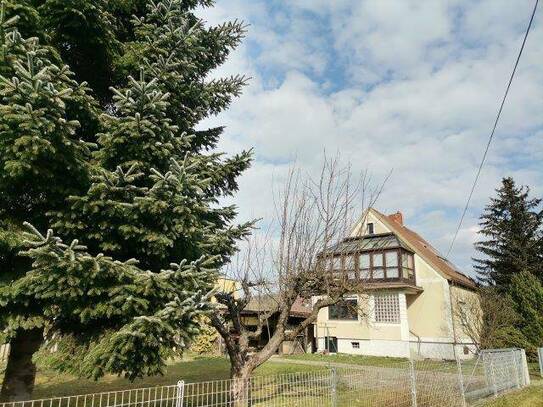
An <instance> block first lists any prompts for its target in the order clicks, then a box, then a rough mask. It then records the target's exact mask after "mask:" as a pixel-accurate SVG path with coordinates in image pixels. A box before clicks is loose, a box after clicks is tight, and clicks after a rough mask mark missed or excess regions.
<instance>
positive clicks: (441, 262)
mask: <svg viewBox="0 0 543 407" xmlns="http://www.w3.org/2000/svg"><path fill="white" fill-rule="evenodd" d="M370 211H371V213H373V214H374V215H375V216H376V217H377V218H378V219H379V220H380V221H381V222H383V223H384V224H385V225H386V226H387V227H388V228H389V229H390V230H391V231H392V232H393V233H394V234H396V235H397V236H398V237H399V238H400V239H401V240H402V241H403V243H404V244H406V245H407V246H408V247H409V248H410V249H411V250H412V251H413V252H415V253H416V254H418V255H419V256H420V257H422V258H423V259H424V260H425V261H426V262H427V263H429V264H430V265H431V266H432V267H434V268H435V269H436V270H437V271H438V272H440V273H441V274H442V275H443V276H444V277H445V278H446V279H447V280H449V281H451V282H454V283H457V284H460V285H462V286H464V287H468V288H476V287H477V285H476V284H475V282H474V281H473V280H472V279H471V278H469V277H468V276H466V275H465V274H463V273H462V272H461V271H459V270H458V269H457V268H456V267H455V266H454V264H452V263H451V262H450V261H449V260H447V259H446V258H445V257H444V256H442V255H440V254H439V252H438V251H437V250H436V249H435V248H434V247H433V246H432V245H431V244H430V243H428V242H427V241H426V240H425V239H424V238H423V237H422V236H420V235H419V234H418V233H416V232H415V231H413V230H411V229H409V228H408V227H406V226H404V225H402V224H400V223H398V222H396V221H395V220H393V215H384V214H382V213H381V212H379V211H377V210H376V209H373V208H370Z"/></svg>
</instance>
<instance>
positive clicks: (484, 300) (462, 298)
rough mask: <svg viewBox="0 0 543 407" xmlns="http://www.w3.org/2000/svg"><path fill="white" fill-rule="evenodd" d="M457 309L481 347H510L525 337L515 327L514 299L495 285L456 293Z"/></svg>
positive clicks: (459, 318) (466, 330)
mask: <svg viewBox="0 0 543 407" xmlns="http://www.w3.org/2000/svg"><path fill="white" fill-rule="evenodd" d="M453 313H454V316H455V319H456V320H457V321H458V322H459V324H460V327H459V328H460V329H461V330H462V332H463V333H464V334H465V335H466V336H468V337H469V338H470V339H471V340H472V341H473V343H474V344H475V346H476V348H477V351H479V350H481V349H491V348H500V347H507V346H510V345H511V344H514V343H518V342H519V341H521V340H522V338H518V334H517V333H516V332H517V331H516V330H515V329H514V325H515V323H516V322H517V321H518V314H517V313H516V311H515V309H514V307H513V303H512V301H511V299H510V298H509V297H508V296H506V295H503V294H502V293H500V292H498V291H497V290H496V289H495V287H489V286H485V287H480V288H479V289H478V290H477V291H475V292H474V293H466V295H457V296H455V298H454V299H453Z"/></svg>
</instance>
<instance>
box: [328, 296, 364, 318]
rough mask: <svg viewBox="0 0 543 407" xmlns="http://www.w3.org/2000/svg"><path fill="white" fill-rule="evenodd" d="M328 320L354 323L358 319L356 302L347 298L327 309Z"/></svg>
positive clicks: (354, 299)
mask: <svg viewBox="0 0 543 407" xmlns="http://www.w3.org/2000/svg"><path fill="white" fill-rule="evenodd" d="M328 319H329V320H331V321H334V320H335V321H338V320H339V321H345V320H347V321H356V320H357V319H358V300H357V299H356V298H348V299H345V300H342V301H341V302H338V303H337V304H334V305H330V306H329V307H328Z"/></svg>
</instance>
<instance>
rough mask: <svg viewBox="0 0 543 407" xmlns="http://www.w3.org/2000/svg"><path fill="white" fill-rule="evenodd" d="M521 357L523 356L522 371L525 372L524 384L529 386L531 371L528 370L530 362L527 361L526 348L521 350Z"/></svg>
mask: <svg viewBox="0 0 543 407" xmlns="http://www.w3.org/2000/svg"><path fill="white" fill-rule="evenodd" d="M520 355H521V356H520V357H521V363H522V368H523V369H522V370H521V371H522V372H523V373H524V385H525V386H529V385H530V372H529V370H528V362H527V361H526V351H525V350H524V349H521V350H520Z"/></svg>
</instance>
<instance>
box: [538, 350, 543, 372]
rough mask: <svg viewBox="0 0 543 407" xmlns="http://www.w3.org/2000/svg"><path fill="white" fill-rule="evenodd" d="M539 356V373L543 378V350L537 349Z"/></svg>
mask: <svg viewBox="0 0 543 407" xmlns="http://www.w3.org/2000/svg"><path fill="white" fill-rule="evenodd" d="M537 356H539V358H538V359H539V373H541V377H543V348H537Z"/></svg>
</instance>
